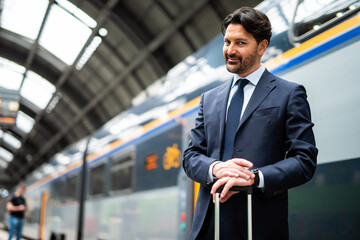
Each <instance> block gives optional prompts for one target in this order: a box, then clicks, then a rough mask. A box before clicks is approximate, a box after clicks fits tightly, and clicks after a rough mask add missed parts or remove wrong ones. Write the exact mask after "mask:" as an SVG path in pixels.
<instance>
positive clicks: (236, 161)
mask: <svg viewBox="0 0 360 240" xmlns="http://www.w3.org/2000/svg"><path fill="white" fill-rule="evenodd" d="M252 167H253V164H252V163H251V162H250V161H248V160H245V159H242V158H233V159H230V160H228V161H225V162H219V163H216V164H215V165H214V168H213V170H212V171H213V175H214V176H215V177H216V178H217V179H221V178H223V177H234V178H244V179H250V178H252V179H253V178H255V175H254V174H253V173H252V172H251V171H249V170H248V168H252Z"/></svg>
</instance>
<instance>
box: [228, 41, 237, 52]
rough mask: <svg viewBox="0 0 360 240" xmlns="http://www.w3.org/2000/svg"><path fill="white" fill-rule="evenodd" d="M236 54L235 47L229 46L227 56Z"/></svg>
mask: <svg viewBox="0 0 360 240" xmlns="http://www.w3.org/2000/svg"><path fill="white" fill-rule="evenodd" d="M235 53H236V49H235V46H234V44H231V43H230V44H229V46H228V48H227V54H228V55H233V54H235Z"/></svg>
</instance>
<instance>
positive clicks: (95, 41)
mask: <svg viewBox="0 0 360 240" xmlns="http://www.w3.org/2000/svg"><path fill="white" fill-rule="evenodd" d="M101 42H102V39H101V37H99V36H96V37H94V39H93V40H92V41H91V43H90V45H89V46H88V47H87V48H86V50H85V52H84V54H83V55H82V56H81V58H80V60H79V61H78V63H77V64H76V69H77V70H80V69H82V67H83V66H84V65H85V63H87V61H88V60H89V58H90V57H91V56H92V55H93V53H94V52H95V50H96V49H97V48H98V46H99V45H100V43H101Z"/></svg>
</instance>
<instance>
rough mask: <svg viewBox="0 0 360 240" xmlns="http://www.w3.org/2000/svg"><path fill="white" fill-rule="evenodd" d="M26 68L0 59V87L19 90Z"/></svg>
mask: <svg viewBox="0 0 360 240" xmlns="http://www.w3.org/2000/svg"><path fill="white" fill-rule="evenodd" d="M24 72H25V68H24V67H23V66H20V65H18V64H16V63H14V62H12V61H9V60H7V59H5V58H2V57H0V87H3V88H7V89H11V90H19V88H20V85H21V81H22V78H23V74H24Z"/></svg>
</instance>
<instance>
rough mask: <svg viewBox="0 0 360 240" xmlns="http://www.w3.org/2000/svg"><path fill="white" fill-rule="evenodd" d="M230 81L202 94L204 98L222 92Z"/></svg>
mask: <svg viewBox="0 0 360 240" xmlns="http://www.w3.org/2000/svg"><path fill="white" fill-rule="evenodd" d="M230 81H231V80H229V81H226V82H224V83H223V84H220V85H219V86H217V87H214V88H212V89H210V90H208V91H206V92H204V93H203V95H204V96H206V97H208V96H214V94H215V95H216V94H217V93H218V92H219V91H221V90H223V89H224V88H226V87H229V86H228V84H229V83H230Z"/></svg>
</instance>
